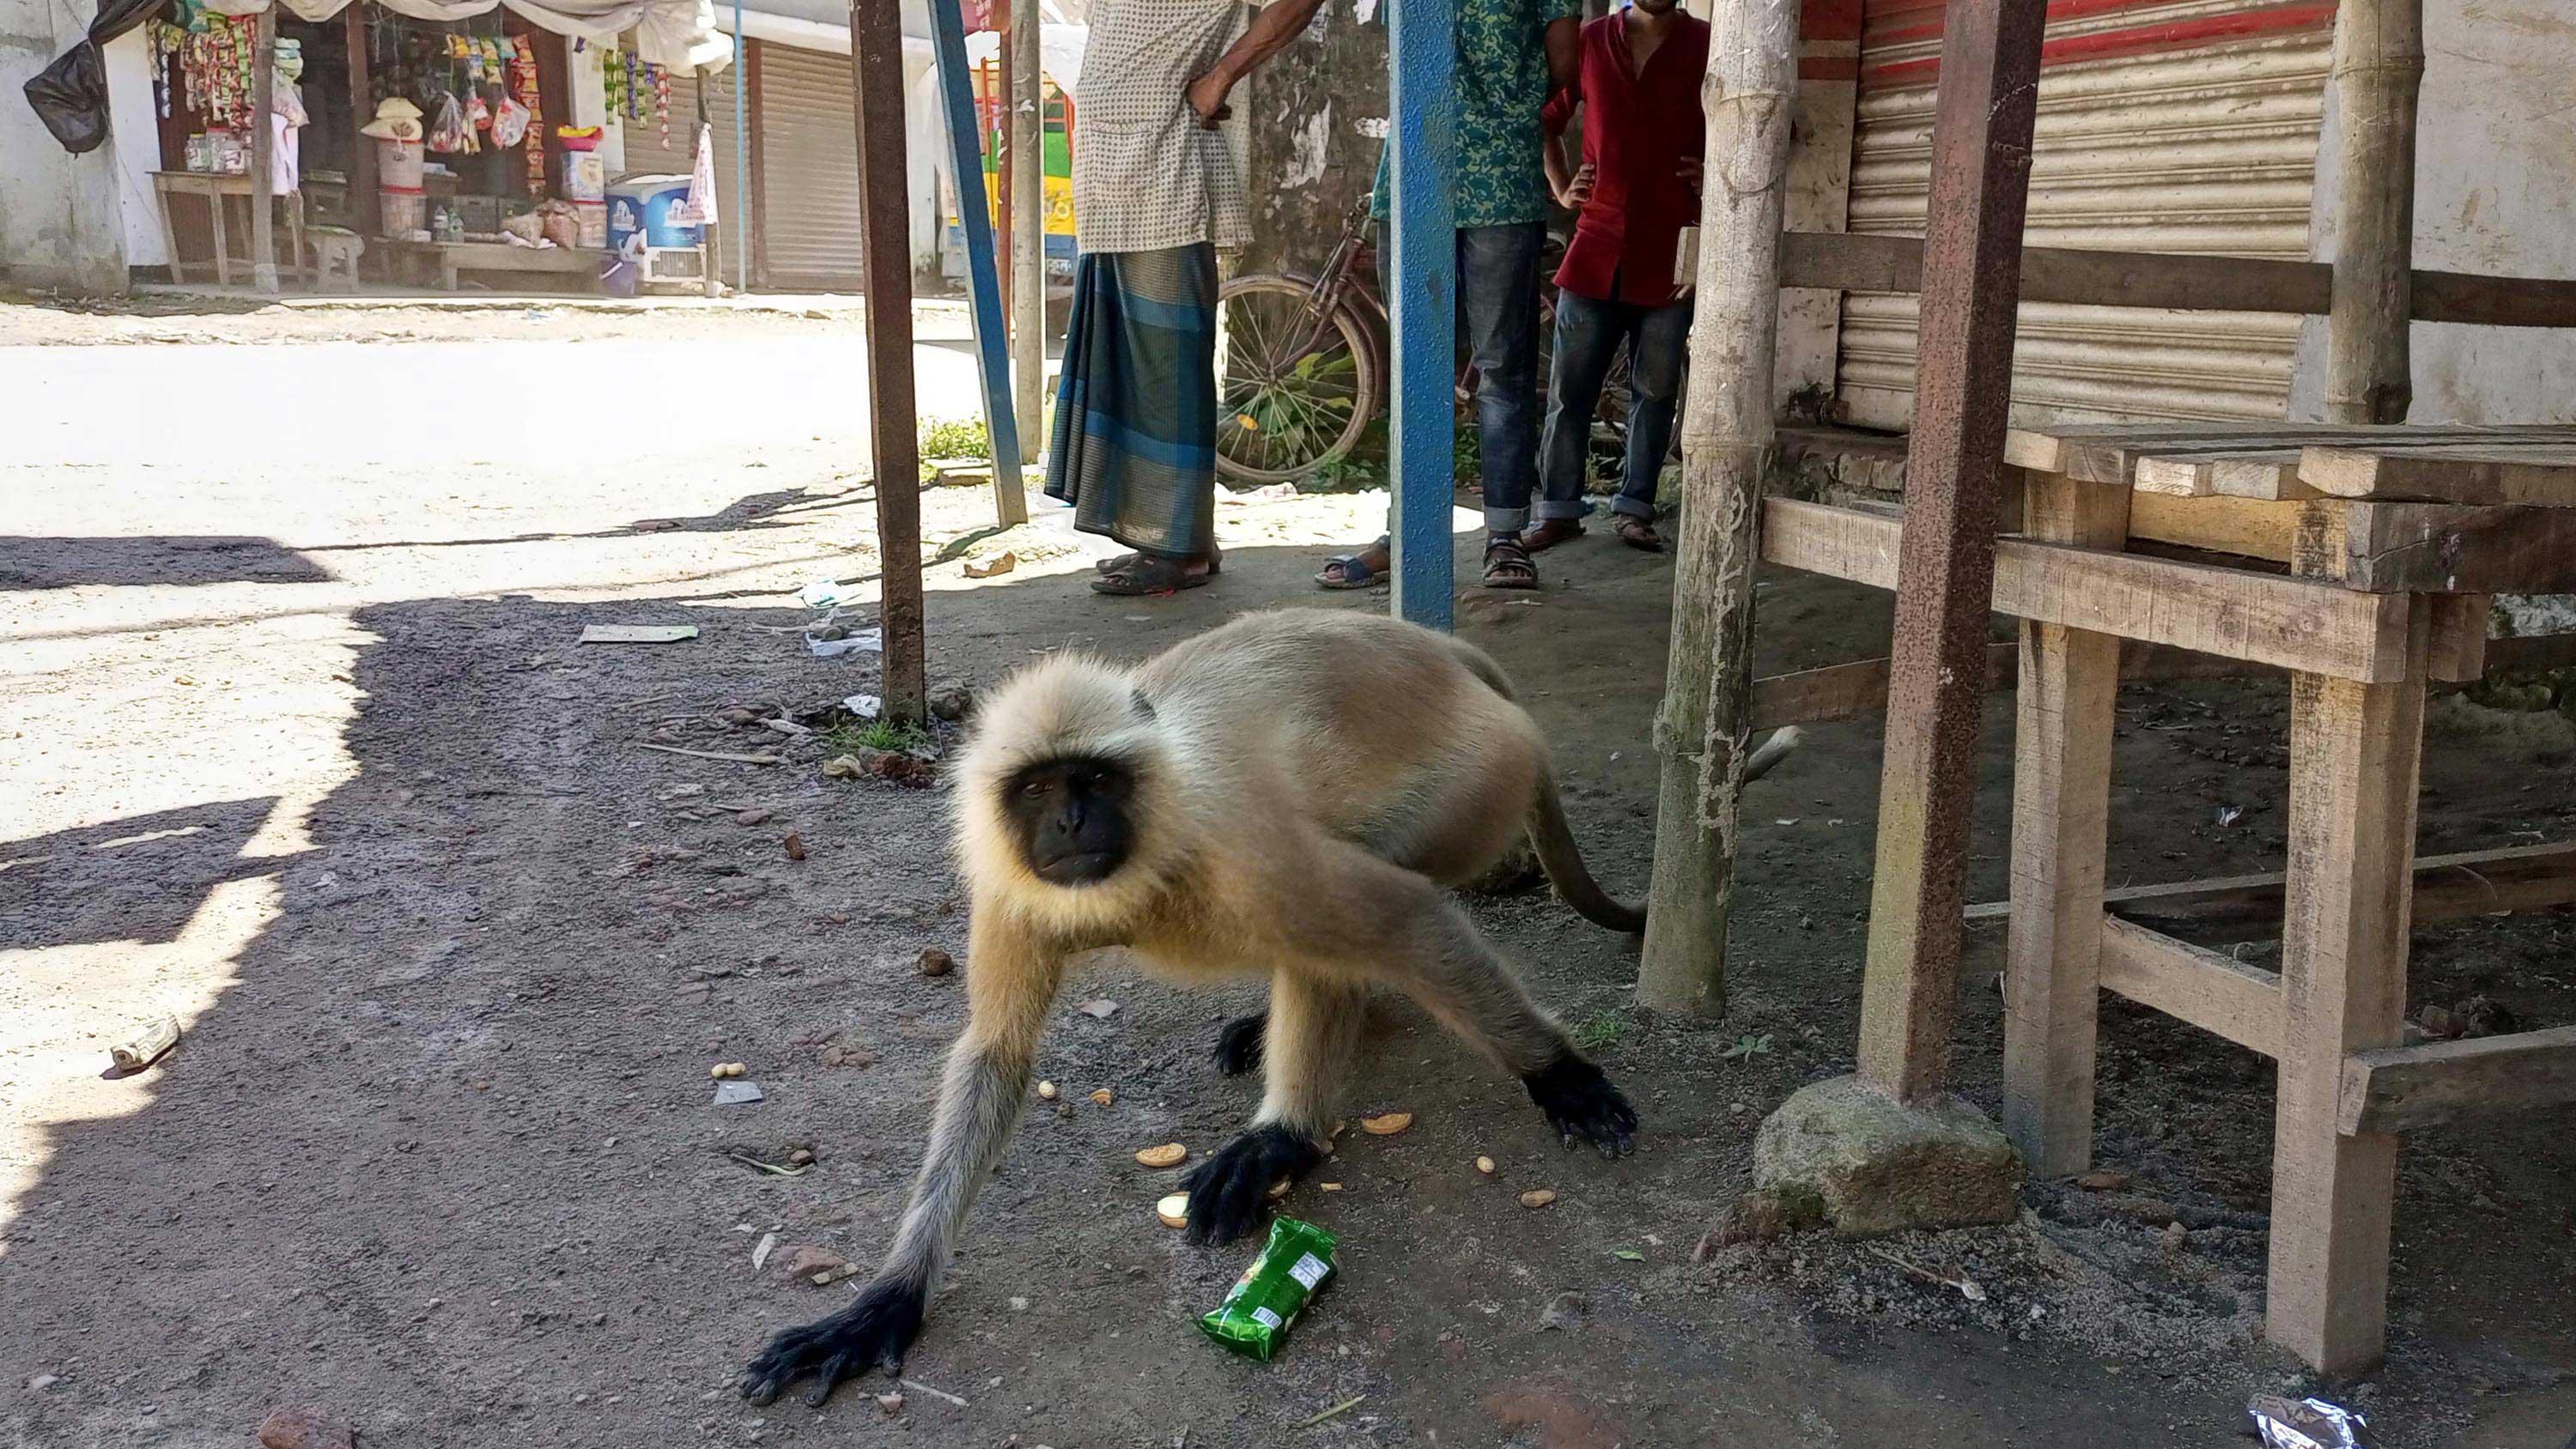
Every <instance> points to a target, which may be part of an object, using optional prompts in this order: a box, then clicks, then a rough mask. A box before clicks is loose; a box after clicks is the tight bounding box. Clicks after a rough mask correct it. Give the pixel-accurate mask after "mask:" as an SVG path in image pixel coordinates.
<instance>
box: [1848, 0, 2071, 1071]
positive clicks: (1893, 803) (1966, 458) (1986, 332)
mask: <svg viewBox="0 0 2576 1449" xmlns="http://www.w3.org/2000/svg"><path fill="white" fill-rule="evenodd" d="M2045 18H2046V9H2045V0H1957V3H1955V4H1953V5H1951V6H1950V8H1949V9H1948V11H1947V12H1946V13H1945V20H1944V26H1943V34H1942V39H1941V84H1940V91H1939V95H1938V99H1937V100H1936V101H1935V102H1934V106H1933V122H1932V188H1931V198H1930V203H1931V204H1930V212H1929V219H1928V223H1927V225H1926V226H1925V228H1924V239H1923V288H1924V290H1923V308H1922V319H1923V320H1922V331H1921V338H1922V341H1921V345H1920V350H1919V353H1918V356H1919V361H1918V363H1917V365H1916V370H1915V394H1914V430H1913V433H1912V435H1911V436H1910V437H1909V439H1908V440H1907V444H1906V462H1905V476H1906V479H1907V487H1906V497H1905V526H1904V532H1903V534H1902V536H1901V539H1900V542H1899V544H1898V552H1897V580H1896V631H1895V639H1894V643H1893V646H1892V647H1891V648H1890V650H1889V651H1888V652H1889V660H1890V663H1889V669H1888V691H1887V697H1888V708H1887V743H1886V751H1885V754H1886V764H1885V772H1884V774H1883V775H1882V776H1881V779H1880V782H1879V796H1878V855H1877V862H1876V870H1875V878H1874V879H1873V881H1872V882H1871V888H1870V916H1869V957H1868V964H1867V966H1866V968H1865V970H1864V971H1863V973H1862V979H1861V1020H1860V1072H1861V1076H1862V1077H1863V1079H1865V1080H1866V1081H1868V1082H1869V1083H1870V1084H1871V1085H1872V1086H1875V1087H1877V1088H1878V1089H1879V1090H1881V1091H1883V1092H1886V1093H1887V1094H1889V1095H1890V1096H1893V1097H1895V1098H1897V1099H1898V1100H1899V1101H1903V1102H1918V1101H1924V1100H1928V1099H1933V1098H1937V1097H1939V1096H1940V1095H1941V1094H1942V1092H1943V1090H1944V1088H1945V1086H1946V1082H1947V1076H1948V1068H1949V1045H1950V1029H1951V1025H1952V1022H1953V1020H1954V1019H1955V1017H1956V1016H1957V1013H1958V997H1959V929H1960V923H1959V911H1960V907H1961V895H1962V892H1963V890H1964V886H1965V874H1966V866H1967V845H1968V807H1969V803H1970V801H1971V799H1972V798H1973V796H1974V794H1975V789H1976V763H1977V759H1976V752H1977V715H1978V710H1979V708H1980V705H1981V699H1980V696H1981V694H1982V693H1983V690H1984V687H1985V677H1986V659H1985V656H1986V627H1987V618H1988V615H1989V611H1990V608H1991V605H1992V602H1993V595H1994V570H1995V514H1996V504H1997V493H1998V491H1999V490H2000V487H2001V483H2002V473H2003V446H2004V424H2005V418H2006V414H2007V411H2008V409H2009V404H2010V388H2011V382H2012V355H2013V309H2014V302H2015V300H2016V295H2017V293H2018V291H2019V289H2020V286H2021V238H2022V218H2023V209H2024V207H2025V205H2026V203H2027V202H2028V200H2029V187H2030V148H2031V129H2032V126H2033V124H2034V122H2035V120H2036V119H2037V112H2038V106H2039V45H2040V32H2041V28H2042V25H2043V23H2044V21H2045Z"/></svg>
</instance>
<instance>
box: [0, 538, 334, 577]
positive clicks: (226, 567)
mask: <svg viewBox="0 0 2576 1449" xmlns="http://www.w3.org/2000/svg"><path fill="white" fill-rule="evenodd" d="M330 577H331V576H330V575H329V574H328V573H325V572H323V570H322V567H321V565H319V564H316V563H315V562H313V561H312V560H311V559H309V558H306V557H305V556H304V555H303V554H302V553H299V552H297V551H296V550H294V549H291V548H288V547H286V546H285V545H284V544H281V543H279V542H278V541H277V540H275V539H273V538H175V537H171V536H168V535H156V536H150V537H133V538H0V590H6V589H69V588H78V587H80V586H81V585H84V584H105V585H116V586H121V587H127V588H133V587H141V586H150V585H167V586H172V587H178V586H184V585H189V584H230V583H253V584H314V583H322V582H325V581H327V580H329V578H330Z"/></svg>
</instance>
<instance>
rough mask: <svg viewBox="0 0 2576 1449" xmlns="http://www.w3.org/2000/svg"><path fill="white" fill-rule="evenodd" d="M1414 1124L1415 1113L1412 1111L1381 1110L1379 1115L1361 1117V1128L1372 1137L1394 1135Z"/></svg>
mask: <svg viewBox="0 0 2576 1449" xmlns="http://www.w3.org/2000/svg"><path fill="white" fill-rule="evenodd" d="M1412 1125H1413V1114H1412V1113H1410V1112H1381V1113H1379V1114H1378V1115H1377V1116H1374V1117H1362V1118H1361V1119H1360V1130H1361V1131H1362V1132H1365V1133H1367V1134H1368V1135H1370V1136H1371V1137H1392V1136H1394V1135H1395V1134H1397V1133H1398V1132H1401V1131H1403V1130H1404V1129H1405V1128H1407V1127H1410V1126H1412Z"/></svg>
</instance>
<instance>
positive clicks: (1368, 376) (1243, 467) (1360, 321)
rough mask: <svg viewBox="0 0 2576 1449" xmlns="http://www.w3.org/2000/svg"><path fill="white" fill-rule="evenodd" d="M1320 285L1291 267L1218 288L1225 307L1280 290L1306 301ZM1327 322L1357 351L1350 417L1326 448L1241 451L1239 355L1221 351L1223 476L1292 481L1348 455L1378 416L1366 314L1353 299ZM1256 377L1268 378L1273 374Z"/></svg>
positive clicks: (1274, 363)
mask: <svg viewBox="0 0 2576 1449" xmlns="http://www.w3.org/2000/svg"><path fill="white" fill-rule="evenodd" d="M1314 290H1315V279H1314V278H1312V277H1304V276H1299V275H1297V274H1295V273H1291V272H1264V273H1259V274H1256V275H1253V276H1248V277H1237V278H1235V279H1234V280H1232V281H1230V282H1227V283H1226V284H1225V285H1224V286H1223V287H1221V288H1219V289H1218V292H1217V306H1218V307H1220V308H1223V307H1224V306H1225V305H1226V304H1227V303H1229V302H1232V301H1235V300H1237V299H1239V298H1243V297H1246V296H1253V295H1270V296H1277V297H1282V298H1284V299H1287V300H1291V301H1295V302H1299V303H1303V302H1304V301H1305V299H1306V298H1308V297H1309V296H1311V295H1312V294H1313V292H1314ZM1325 323H1326V326H1327V327H1328V328H1329V329H1330V331H1329V335H1330V336H1332V337H1334V338H1336V339H1338V342H1339V344H1340V346H1341V347H1342V348H1344V349H1346V350H1347V351H1348V352H1349V354H1350V357H1351V366H1352V383H1351V415H1350V417H1349V419H1348V420H1347V421H1345V422H1344V423H1343V424H1342V426H1341V427H1340V428H1339V429H1338V430H1336V431H1335V432H1334V433H1333V434H1332V436H1331V438H1330V440H1329V441H1328V442H1326V443H1325V445H1324V446H1323V447H1322V448H1320V449H1314V450H1306V449H1297V450H1295V451H1293V452H1292V453H1291V454H1290V455H1288V456H1284V457H1281V456H1262V457H1260V458H1257V459H1256V458H1252V457H1247V456H1239V455H1238V453H1237V452H1232V451H1229V450H1228V445H1229V444H1235V445H1236V446H1237V447H1238V448H1240V447H1241V446H1242V445H1241V444H1240V443H1238V442H1237V440H1236V439H1235V438H1233V437H1229V436H1228V434H1229V432H1230V431H1233V432H1241V431H1245V430H1247V429H1246V428H1245V427H1244V426H1243V425H1244V424H1245V423H1246V422H1247V419H1246V416H1245V415H1244V414H1243V413H1242V412H1241V411H1240V409H1239V407H1238V405H1237V403H1236V402H1234V401H1232V400H1233V399H1235V398H1236V397H1237V386H1236V385H1237V378H1236V377H1235V376H1234V375H1233V369H1234V362H1235V359H1234V358H1232V357H1227V356H1219V357H1218V358H1217V439H1218V441H1217V449H1216V470H1217V472H1218V473H1219V474H1220V475H1221V476H1223V477H1226V478H1228V479H1235V480H1240V481H1243V482H1248V483H1255V484H1260V483H1284V482H1292V481H1294V480H1296V479H1299V478H1303V477H1305V476H1306V475H1308V474H1310V473H1313V472H1314V471H1316V470H1317V469H1319V468H1323V467H1325V466H1327V465H1329V464H1331V463H1332V462H1334V461H1335V460H1337V459H1339V458H1343V457H1346V456H1348V455H1349V453H1350V451H1351V449H1352V448H1353V447H1354V446H1356V445H1357V444H1358V442H1359V439H1360V434H1362V433H1363V432H1366V431H1367V430H1368V425H1369V423H1370V421H1371V420H1372V419H1374V418H1375V417H1376V416H1377V410H1378V406H1379V404H1380V401H1381V398H1380V395H1379V391H1378V388H1379V383H1378V359H1377V349H1376V345H1375V337H1376V334H1375V333H1374V332H1372V331H1371V330H1370V328H1369V325H1368V323H1367V321H1366V319H1364V318H1362V317H1361V316H1360V315H1359V313H1358V311H1357V309H1355V308H1353V307H1352V306H1351V305H1350V303H1349V302H1348V301H1347V300H1345V301H1343V302H1341V303H1340V304H1338V305H1337V306H1335V307H1334V309H1333V312H1332V315H1331V316H1330V317H1329V318H1327V319H1325ZM1228 338H1229V343H1231V342H1232V340H1233V335H1232V332H1231V330H1229V333H1228ZM1229 350H1231V349H1230V348H1229ZM1266 361H1269V362H1270V363H1271V364H1272V365H1271V366H1270V367H1269V369H1268V370H1269V371H1270V372H1273V373H1276V372H1277V371H1279V370H1280V369H1279V366H1278V365H1277V363H1278V360H1277V359H1266ZM1251 380H1253V381H1258V382H1262V383H1267V382H1268V381H1271V380H1273V379H1268V378H1261V379H1251Z"/></svg>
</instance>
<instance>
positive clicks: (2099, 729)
mask: <svg viewBox="0 0 2576 1449" xmlns="http://www.w3.org/2000/svg"><path fill="white" fill-rule="evenodd" d="M2023 497H2024V500H2025V502H2024V510H2023V532H2024V533H2025V534H2026V535H2027V536H2029V537H2031V538H2033V539H2037V540H2040V541H2042V542H2047V543H2068V544H2077V545H2081V546H2085V547H2092V548H2105V549H2113V550H2116V549H2118V548H2119V547H2120V546H2121V544H2122V543H2123V542H2124V541H2125V540H2126V539H2127V537H2128V530H2129V490H2128V489H2126V488H2123V487H2110V486H2105V485H2102V484H2098V483H2078V482H2075V481H2073V480H2071V479H2066V478H2050V477H2044V476H2041V475H2038V474H2032V475H2029V481H2028V484H2027V487H2026V489H2025V492H2024V495H2023ZM2119 694H2120V641H2119V639H2118V638H2117V637H2115V636H2113V635H2110V634H2096V633H2092V632H2090V631H2088V630H2083V629H2073V628H2069V627H2067V626H2066V625H2063V624H2041V623H2033V622H2030V621H2027V620H2025V621H2024V622H2023V623H2022V625H2021V680H2020V684H2019V687H2018V689H2017V691H2016V696H2015V708H2016V712H2017V723H2016V725H2015V729H2014V736H2013V833H2012V934H2011V941H2010V944H2009V946H2008V947H2007V948H2006V956H2005V968H2004V1113H2003V1123H2004V1132H2005V1134H2006V1135H2008V1136H2010V1137H2011V1138H2012V1140H2013V1145H2014V1146H2016V1147H2018V1148H2020V1149H2021V1155H2022V1159H2023V1161H2024V1162H2026V1163H2027V1164H2028V1165H2029V1168H2030V1171H2031V1174H2032V1175H2033V1176H2035V1177H2063V1176H2066V1175H2068V1174H2070V1173H2077V1172H2082V1171H2083V1170H2084V1169H2085V1168H2086V1167H2087V1166H2089V1165H2090V1164H2091V1162H2092V1157H2093V1036H2094V1023H2095V1017H2096V1010H2097V1006H2098V998H2099V996H2100V989H2101V988H2100V981H2101V957H2102V853H2103V837H2104V833H2105V829H2106V825H2107V822H2108V816H2109V812H2110V804H2111V726H2112V711H2113V706H2114V705H2115V704H2117V702H2118V700H2119Z"/></svg>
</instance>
